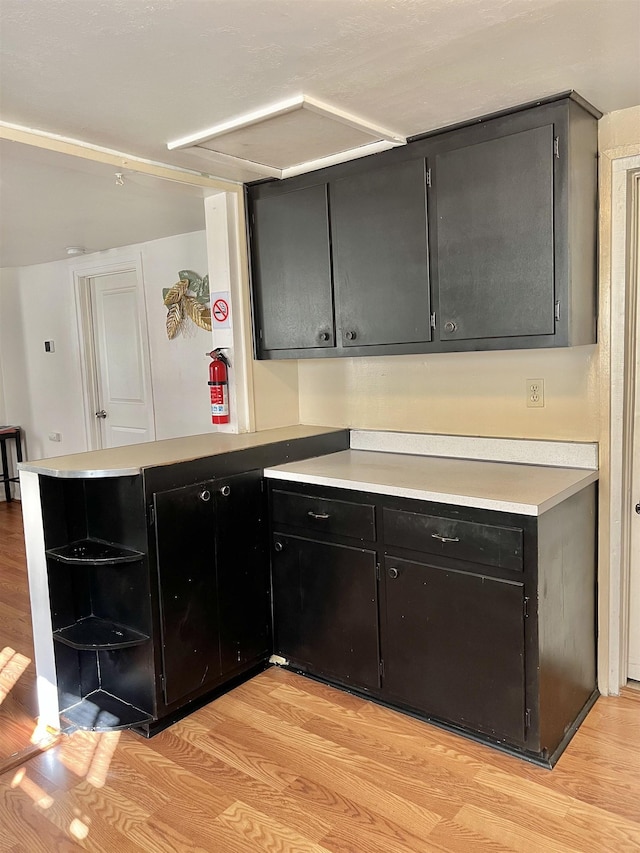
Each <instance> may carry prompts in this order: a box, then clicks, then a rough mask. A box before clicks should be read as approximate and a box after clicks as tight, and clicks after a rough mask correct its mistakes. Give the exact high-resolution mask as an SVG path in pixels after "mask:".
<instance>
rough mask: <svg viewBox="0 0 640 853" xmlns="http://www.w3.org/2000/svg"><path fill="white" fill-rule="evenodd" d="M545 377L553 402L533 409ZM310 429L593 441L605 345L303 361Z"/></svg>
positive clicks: (303, 413)
mask: <svg viewBox="0 0 640 853" xmlns="http://www.w3.org/2000/svg"><path fill="white" fill-rule="evenodd" d="M527 379H544V390H545V406H544V408H538V409H532V408H527V405H526V380H527ZM299 382H300V420H301V422H302V423H308V424H327V425H329V426H348V427H360V428H364V429H391V430H407V431H411V432H425V433H448V434H453V435H458V434H461V435H482V436H514V437H525V436H526V437H535V438H564V439H571V438H575V439H581V440H594V439H595V438H597V434H598V416H597V412H598V380H597V349H596V347H594V346H588V347H577V348H574V349H565V350H552V349H547V350H537V351H531V350H522V351H511V352H473V353H446V354H433V355H423V356H396V357H377V358H373V357H372V358H352V359H339V360H338V359H326V360H324V361H318V360H309V361H304V362H300V364H299Z"/></svg>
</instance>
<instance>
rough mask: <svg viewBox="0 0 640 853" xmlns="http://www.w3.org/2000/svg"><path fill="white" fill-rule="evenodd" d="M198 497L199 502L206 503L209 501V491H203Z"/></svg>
mask: <svg viewBox="0 0 640 853" xmlns="http://www.w3.org/2000/svg"><path fill="white" fill-rule="evenodd" d="M199 497H200V500H201V501H204V502H205V503H206V502H207V501H210V500H211V492H210V491H209V489H203V490H202V491H201V492H200V495H199Z"/></svg>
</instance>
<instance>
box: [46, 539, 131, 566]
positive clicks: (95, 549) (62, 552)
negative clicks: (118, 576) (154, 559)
mask: <svg viewBox="0 0 640 853" xmlns="http://www.w3.org/2000/svg"><path fill="white" fill-rule="evenodd" d="M47 556H48V557H51V559H52V560H57V561H58V562H60V563H70V564H73V565H90V566H104V565H114V564H116V563H134V562H135V561H136V560H140V559H142V557H144V554H142V553H141V552H140V551H134V550H133V549H132V548H124V547H123V546H122V545H113V544H112V543H111V542H104V541H103V540H101V539H78V540H77V541H76V542H70V543H69V544H68V545H62V546H61V547H60V548H49V550H48V551H47Z"/></svg>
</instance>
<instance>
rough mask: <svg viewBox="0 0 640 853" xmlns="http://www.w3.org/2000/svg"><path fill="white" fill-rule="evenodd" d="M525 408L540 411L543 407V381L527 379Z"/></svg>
mask: <svg viewBox="0 0 640 853" xmlns="http://www.w3.org/2000/svg"><path fill="white" fill-rule="evenodd" d="M526 382H527V406H528V407H529V408H530V409H541V408H542V407H543V406H544V379H527V380H526Z"/></svg>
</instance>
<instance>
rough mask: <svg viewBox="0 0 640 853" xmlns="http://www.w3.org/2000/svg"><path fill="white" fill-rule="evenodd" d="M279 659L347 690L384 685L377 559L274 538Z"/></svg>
mask: <svg viewBox="0 0 640 853" xmlns="http://www.w3.org/2000/svg"><path fill="white" fill-rule="evenodd" d="M272 571H273V604H274V625H275V638H274V648H275V651H276V653H277V654H280V655H282V656H283V657H286V658H288V659H289V660H290V661H291V662H292V663H293V664H301V665H303V666H304V667H305V668H306V669H308V670H309V671H310V672H312V673H314V674H316V675H322V676H326V677H328V678H334V679H336V680H339V681H341V682H343V683H345V684H353V685H354V686H360V687H369V688H376V687H378V685H379V661H380V657H379V644H378V596H377V578H376V553H375V552H374V551H367V550H363V549H358V548H349V547H346V546H343V545H334V544H331V543H327V542H318V541H315V540H311V539H304V538H298V537H296V536H282V535H279V534H275V535H274V538H273V560H272Z"/></svg>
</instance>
